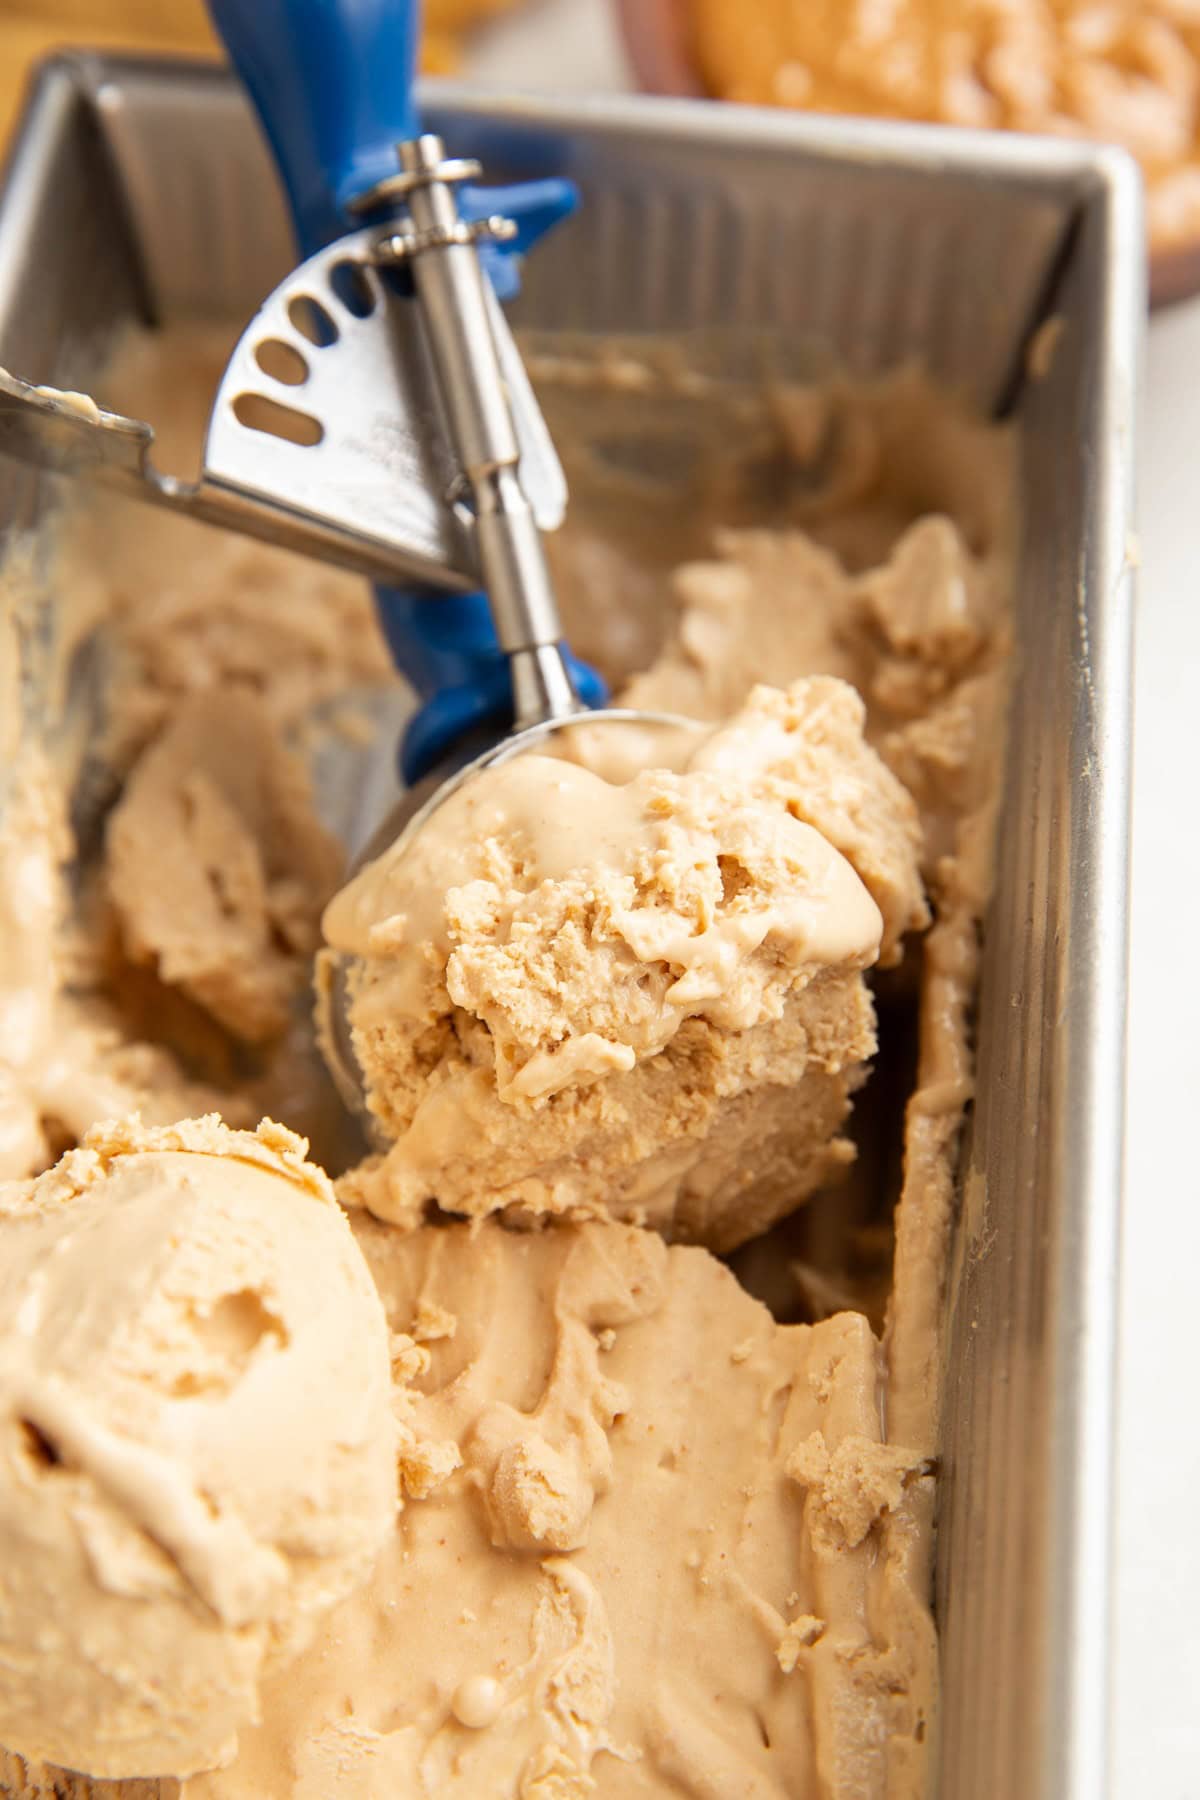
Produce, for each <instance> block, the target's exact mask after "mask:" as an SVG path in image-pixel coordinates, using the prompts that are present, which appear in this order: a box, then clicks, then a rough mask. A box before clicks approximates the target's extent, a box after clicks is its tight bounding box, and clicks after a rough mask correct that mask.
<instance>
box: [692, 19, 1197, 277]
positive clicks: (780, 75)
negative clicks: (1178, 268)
mask: <svg viewBox="0 0 1200 1800" xmlns="http://www.w3.org/2000/svg"><path fill="white" fill-rule="evenodd" d="M684 14H685V17H686V20H687V27H688V34H689V43H690V46H691V49H692V53H693V54H694V56H695V59H696V62H697V65H698V68H699V71H700V74H701V76H702V77H703V79H704V81H705V83H706V85H707V86H708V87H709V88H710V90H711V91H712V92H713V93H714V94H717V95H719V96H721V97H722V98H726V99H730V100H741V101H750V102H752V103H755V104H759V105H767V106H796V107H802V108H804V109H805V110H806V111H810V112H820V113H857V114H866V115H868V116H871V117H876V118H890V119H928V120H934V121H941V122H943V123H946V124H950V125H967V126H974V127H979V126H983V127H1000V128H1003V129H1006V130H1013V131H1033V132H1050V133H1053V134H1056V135H1059V136H1063V137H1085V138H1093V139H1096V140H1097V141H1099V142H1102V143H1115V144H1120V145H1121V146H1122V147H1123V148H1124V149H1126V150H1128V151H1130V152H1131V153H1132V154H1133V155H1134V156H1136V157H1137V159H1138V161H1139V163H1140V164H1141V166H1142V170H1143V173H1144V175H1145V177H1146V181H1147V186H1148V211H1149V222H1150V231H1151V237H1152V240H1153V243H1154V246H1155V247H1156V248H1162V249H1168V248H1170V247H1172V246H1174V245H1177V244H1181V243H1188V242H1190V241H1192V240H1194V239H1195V238H1196V237H1197V235H1198V234H1200V13H1197V11H1196V8H1195V7H1194V6H1192V5H1190V4H1188V0H1105V4H1097V3H1096V0H885V3H884V4H883V5H880V4H878V3H877V0H805V3H804V4H803V5H795V4H794V3H793V0H755V3H754V4H753V5H752V6H748V7H741V8H738V7H731V6H730V5H729V4H728V0H684Z"/></svg>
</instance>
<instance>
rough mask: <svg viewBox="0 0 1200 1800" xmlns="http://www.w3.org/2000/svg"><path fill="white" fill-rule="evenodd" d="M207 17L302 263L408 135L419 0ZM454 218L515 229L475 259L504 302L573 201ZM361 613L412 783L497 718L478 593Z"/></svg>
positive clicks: (495, 665)
mask: <svg viewBox="0 0 1200 1800" xmlns="http://www.w3.org/2000/svg"><path fill="white" fill-rule="evenodd" d="M208 8H209V11H210V13H211V15H212V19H213V23H214V25H215V26H216V28H217V31H218V33H219V34H220V36H221V38H222V40H223V42H224V44H225V47H226V49H227V50H228V52H229V56H230V59H231V61H232V62H233V65H234V68H235V69H236V70H237V73H238V74H239V76H240V77H241V79H242V81H243V83H244V84H245V86H246V88H247V90H248V92H249V94H250V98H251V99H252V101H253V102H254V105H255V108H256V109H257V111H258V114H259V117H260V119H261V120H262V123H263V127H264V129H265V131H266V134H267V137H268V140H269V141H270V144H271V148H272V150H273V151H274V153H275V161H276V163H277V165H278V167H279V172H280V175H281V176H282V178H283V183H284V186H285V188H286V189H287V196H288V201H289V203H290V206H291V211H292V217H293V219H294V221H295V225H296V233H297V236H298V238H299V241H300V247H301V251H302V254H303V255H304V256H306V257H307V256H311V255H313V254H314V253H315V252H316V251H317V250H319V249H321V248H322V247H323V246H324V245H325V244H328V243H330V242H332V240H333V239H335V238H338V237H341V236H342V235H343V234H344V233H345V232H346V231H347V230H349V229H351V227H352V226H353V224H354V223H355V220H354V217H353V212H352V208H351V204H350V203H351V202H352V201H353V200H355V199H356V198H357V197H358V196H359V195H360V194H363V193H366V192H367V191H368V190H369V189H370V188H372V187H374V186H375V185H376V183H377V182H379V181H381V180H382V179H383V178H384V177H385V176H387V175H392V174H395V172H396V168H397V163H396V149H395V146H396V144H397V143H398V142H399V141H401V140H402V139H404V138H411V137H415V136H416V135H417V133H418V132H419V130H420V122H419V120H418V117H417V112H416V108H415V106H414V104H413V98H412V82H413V73H414V69H415V66H416V55H417V43H418V40H419V37H420V28H421V6H420V0H208ZM459 205H460V209H461V211H462V214H463V216H464V217H465V218H468V219H471V218H482V217H484V216H486V215H487V214H490V213H493V212H501V213H504V214H506V215H507V216H509V217H511V218H514V219H515V221H516V223H517V228H518V229H517V236H516V238H515V239H514V240H513V242H512V243H511V245H510V246H508V247H502V246H497V245H489V246H488V248H487V250H486V252H485V253H484V257H485V263H486V266H487V269H488V273H489V274H490V276H491V278H492V281H493V283H494V285H495V287H496V290H497V292H498V293H499V295H500V298H501V299H508V298H511V297H512V295H513V294H515V293H516V291H517V289H518V286H519V282H520V275H519V261H518V259H519V257H520V255H521V254H522V253H523V252H524V251H525V250H527V249H528V248H529V247H530V245H531V244H533V243H535V242H536V241H537V239H538V238H539V237H541V236H542V234H543V233H544V232H546V231H548V230H549V229H550V228H551V226H553V225H555V224H557V222H558V221H559V220H560V219H562V218H564V217H565V216H566V215H567V214H568V213H570V212H572V211H574V208H575V205H576V194H575V190H574V187H573V186H572V184H571V183H570V182H567V181H562V180H556V179H549V180H542V181H529V182H520V183H517V184H514V185H512V186H510V187H506V188H498V187H492V188H486V189H480V188H476V189H472V188H470V187H464V188H463V189H461V190H460V193H459ZM375 600H376V605H377V607H378V610H379V616H380V621H381V624H382V626H383V630H384V633H385V635H386V637H387V641H388V645H389V648H390V649H391V652H392V657H393V659H394V661H395V663H396V665H397V667H398V668H399V669H400V670H401V672H402V673H403V674H404V675H405V676H406V677H407V678H408V680H409V681H410V682H411V683H412V685H413V687H414V688H415V689H416V691H417V693H418V694H419V695H420V697H421V698H422V700H423V701H424V702H425V704H424V705H423V706H422V707H421V709H420V711H419V712H418V713H417V714H416V716H415V718H414V719H413V720H412V722H411V724H410V726H409V728H408V731H407V733H406V736H405V740H404V744H403V746H402V751H401V764H402V768H403V772H404V776H405V779H406V780H408V781H413V780H416V779H417V778H418V777H419V776H420V775H422V774H424V773H425V772H426V771H427V770H428V769H429V768H430V767H431V766H432V765H433V764H434V763H436V762H437V761H438V760H439V759H440V758H441V757H442V756H443V755H444V754H445V753H446V752H447V750H449V749H450V748H451V747H452V745H453V744H454V743H455V742H456V741H457V739H458V738H459V737H461V736H462V735H464V734H465V733H466V732H468V731H470V730H472V729H474V728H475V727H477V726H479V725H481V724H483V723H484V722H485V721H488V720H494V719H496V718H498V717H503V715H504V713H505V711H506V709H507V708H509V707H510V705H511V692H510V685H509V679H508V665H507V661H506V659H505V658H504V656H503V654H502V652H501V650H500V647H499V645H498V644H497V642H496V634H495V628H494V626H493V624H492V619H491V614H490V611H489V609H488V605H487V599H486V596H485V595H483V594H465V595H459V596H455V597H452V598H451V597H448V596H446V595H444V594H441V593H438V592H421V591H418V590H405V589H399V588H383V587H378V588H376V590H375ZM567 660H568V664H569V666H570V669H571V674H572V677H573V679H574V681H575V684H576V689H577V691H578V692H579V694H580V696H581V698H582V699H583V700H584V701H585V702H586V703H587V704H588V705H592V706H597V705H601V704H603V702H604V699H605V698H606V690H605V687H604V683H603V682H602V681H601V680H600V678H599V677H598V676H597V675H596V674H595V672H594V671H593V670H592V669H589V668H588V667H587V665H586V664H583V663H580V662H578V661H577V660H576V659H575V658H574V657H572V656H570V654H569V653H568V656H567Z"/></svg>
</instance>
